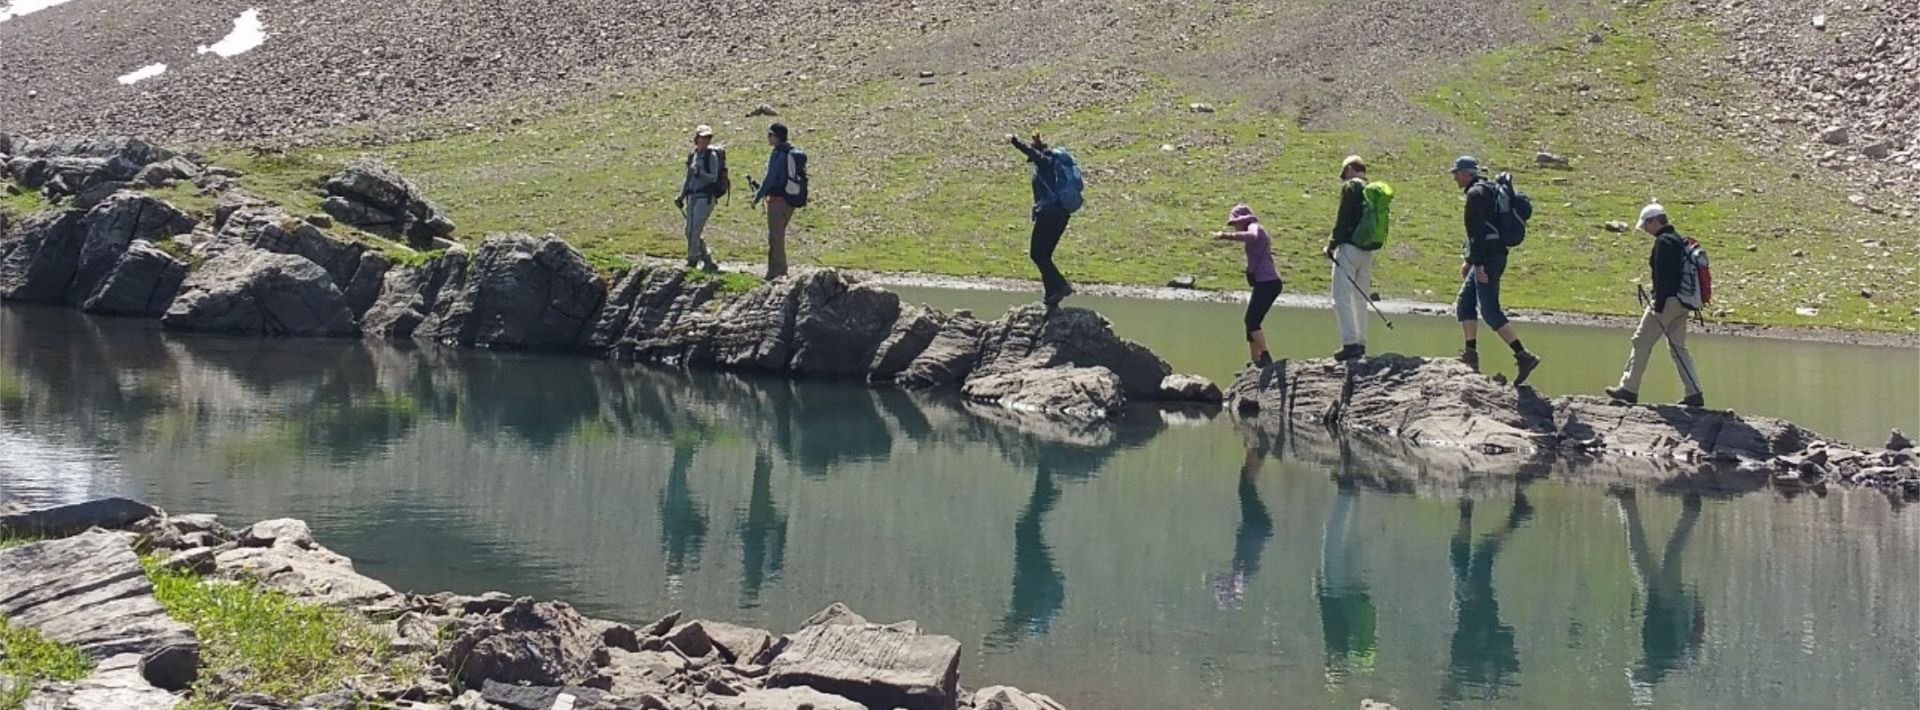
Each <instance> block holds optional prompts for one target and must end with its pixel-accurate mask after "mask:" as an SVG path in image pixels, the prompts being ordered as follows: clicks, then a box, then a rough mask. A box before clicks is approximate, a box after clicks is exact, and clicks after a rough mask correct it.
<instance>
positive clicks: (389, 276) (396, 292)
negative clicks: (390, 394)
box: [360, 249, 467, 340]
mask: <svg viewBox="0 0 1920 710" xmlns="http://www.w3.org/2000/svg"><path fill="white" fill-rule="evenodd" d="M466 272H467V252H466V250H465V249H455V250H452V251H449V252H447V253H446V255H444V256H442V257H440V258H438V259H435V260H433V261H432V262H430V263H428V264H427V265H426V266H423V267H417V268H416V267H411V266H395V267H389V268H388V269H387V272H386V274H385V275H384V276H382V277H381V284H380V294H379V296H378V297H376V298H375V299H374V301H373V304H372V305H371V306H369V307H368V308H367V309H366V311H364V312H363V313H362V315H361V317H360V321H361V324H362V327H363V328H364V329H365V331H366V334H367V335H368V336H369V337H374V338H382V339H387V340H408V339H411V338H412V337H413V336H414V334H415V333H416V332H418V330H419V327H420V326H421V324H423V323H425V322H426V321H427V319H428V318H431V317H432V316H433V313H434V311H435V310H436V309H439V308H442V307H443V306H441V305H440V299H441V297H442V295H443V294H445V295H452V294H451V293H449V292H448V290H447V288H446V286H447V284H448V283H459V282H461V281H463V280H464V279H465V278H466Z"/></svg>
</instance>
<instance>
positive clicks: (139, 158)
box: [18, 136, 174, 180]
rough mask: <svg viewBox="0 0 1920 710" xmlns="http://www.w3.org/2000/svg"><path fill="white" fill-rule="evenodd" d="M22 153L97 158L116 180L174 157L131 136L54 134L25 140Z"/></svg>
mask: <svg viewBox="0 0 1920 710" xmlns="http://www.w3.org/2000/svg"><path fill="white" fill-rule="evenodd" d="M18 153H19V154H20V155H22V156H27V157H31V158H45V159H61V158H67V159H81V160H99V161H102V162H103V163H104V164H106V165H107V166H108V168H107V172H108V173H109V174H110V175H111V176H112V177H113V178H114V179H116V180H131V179H133V176H134V175H135V174H137V173H139V172H140V169H141V168H144V167H146V166H148V165H151V164H153V163H158V162H161V161H164V160H168V159H170V158H172V157H174V154H173V151H170V150H167V149H165V148H161V147H159V146H157V145H154V144H152V143H149V142H147V141H145V140H141V139H139V138H134V137H132V136H102V137H94V136H57V137H53V138H43V139H38V140H30V141H26V145H25V146H23V147H20V148H19V149H18Z"/></svg>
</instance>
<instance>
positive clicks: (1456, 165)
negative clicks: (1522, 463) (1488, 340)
mask: <svg viewBox="0 0 1920 710" xmlns="http://www.w3.org/2000/svg"><path fill="white" fill-rule="evenodd" d="M1451 172H1452V174H1453V181H1454V183H1455V184H1457V185H1459V186H1460V189H1462V190H1465V191H1466V193H1467V212H1466V225H1467V248H1466V259H1465V260H1464V261H1463V262H1462V263H1461V264H1460V278H1461V279H1463V283H1461V285H1460V297H1459V299H1458V300H1457V302H1456V303H1455V309H1454V310H1455V314H1456V315H1458V316H1459V318H1460V330H1461V331H1462V333H1463V334H1464V335H1465V336H1466V341H1467V346H1466V348H1465V349H1464V350H1462V351H1460V361H1461V362H1464V363H1466V364H1467V365H1468V366H1470V367H1472V368H1473V369H1474V371H1475V372H1478V371H1479V370H1480V349H1479V346H1480V340H1479V333H1480V323H1479V321H1480V320H1483V319H1484V320H1485V321H1486V322H1487V327H1489V328H1492V329H1493V330H1494V332H1496V333H1499V335H1500V339H1501V340H1505V341H1506V342H1507V347H1509V348H1512V349H1513V361H1514V364H1515V365H1516V366H1518V367H1519V373H1518V374H1517V375H1515V376H1514V378H1513V384H1515V385H1523V384H1526V382H1527V378H1528V377H1529V376H1531V375H1532V374H1533V370H1534V368H1537V367H1539V366H1540V357H1539V356H1537V355H1534V354H1533V353H1530V352H1527V348H1526V346H1525V345H1522V344H1521V343H1520V334H1519V333H1518V332H1516V331H1515V330H1514V328H1513V324H1512V323H1511V322H1509V321H1508V320H1507V314H1506V312H1505V311H1502V310H1501V309H1500V276H1501V275H1502V274H1505V273H1506V271H1507V244H1506V242H1505V241H1503V240H1502V239H1501V236H1500V228H1499V226H1498V222H1497V221H1496V220H1498V219H1499V216H1500V215H1499V209H1500V208H1499V194H1498V192H1497V191H1496V188H1495V187H1494V185H1493V183H1492V182H1489V181H1488V180H1487V179H1486V178H1485V177H1483V176H1481V174H1480V161H1477V160H1474V159H1473V156H1470V155H1463V156H1461V157H1460V159H1459V160H1455V161H1453V170H1452V171H1451Z"/></svg>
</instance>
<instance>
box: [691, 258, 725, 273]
mask: <svg viewBox="0 0 1920 710" xmlns="http://www.w3.org/2000/svg"><path fill="white" fill-rule="evenodd" d="M688 268H692V265H688ZM700 270H701V271H705V272H707V273H709V274H717V273H720V265H719V264H716V263H714V262H713V260H712V259H708V260H707V261H706V263H704V264H701V265H700Z"/></svg>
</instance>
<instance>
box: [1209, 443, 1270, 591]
mask: <svg viewBox="0 0 1920 710" xmlns="http://www.w3.org/2000/svg"><path fill="white" fill-rule="evenodd" d="M1265 460H1266V451H1265V449H1264V448H1262V447H1258V446H1249V447H1247V460H1246V462H1245V463H1243V464H1241V465H1240V486H1239V498H1240V527H1238V528H1235V529H1234V531H1233V566H1232V568H1231V570H1230V571H1229V572H1228V573H1227V574H1224V575H1221V576H1219V577H1216V578H1215V579H1214V581H1213V598H1214V601H1215V603H1217V604H1219V606H1220V608H1222V609H1232V608H1238V607H1239V606H1240V603H1241V602H1242V601H1245V600H1246V598H1247V585H1249V584H1252V583H1253V578H1254V577H1256V576H1258V575H1259V574H1260V555H1261V554H1262V553H1264V552H1266V550H1267V541H1269V540H1272V539H1273V516H1271V515H1268V514H1267V504H1265V503H1262V502H1260V488H1259V487H1258V486H1256V485H1255V484H1256V483H1258V482H1259V480H1260V465H1261V464H1262V463H1264V462H1265Z"/></svg>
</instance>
